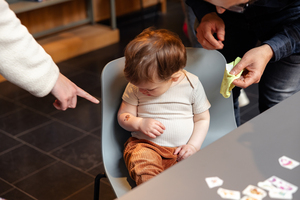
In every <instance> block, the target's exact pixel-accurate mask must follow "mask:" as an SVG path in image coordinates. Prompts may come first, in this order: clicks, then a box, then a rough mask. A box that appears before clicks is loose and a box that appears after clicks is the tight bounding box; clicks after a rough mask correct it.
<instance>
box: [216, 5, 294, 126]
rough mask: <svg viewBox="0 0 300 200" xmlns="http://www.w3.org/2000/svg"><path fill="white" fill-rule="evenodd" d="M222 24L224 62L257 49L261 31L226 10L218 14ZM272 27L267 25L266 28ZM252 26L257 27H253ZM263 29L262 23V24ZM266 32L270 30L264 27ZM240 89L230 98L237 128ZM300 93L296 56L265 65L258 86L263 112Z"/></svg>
mask: <svg viewBox="0 0 300 200" xmlns="http://www.w3.org/2000/svg"><path fill="white" fill-rule="evenodd" d="M219 16H220V17H221V18H222V19H223V20H224V23H225V41H224V42H223V43H224V48H223V49H222V50H220V52H221V53H222V54H223V55H224V57H225V58H226V61H227V63H229V62H231V61H233V60H234V59H235V58H236V57H238V56H239V57H243V55H244V54H245V53H246V52H247V51H248V50H250V49H251V48H254V47H255V46H257V44H258V43H259V41H260V40H261V38H259V37H260V36H261V35H262V36H264V37H265V35H264V34H263V31H262V32H260V30H257V29H255V30H253V26H252V24H251V23H248V22H247V20H246V19H245V18H244V16H243V15H241V14H238V13H232V12H229V11H226V12H225V13H224V14H221V15H219ZM273 25H274V24H272V23H270V24H269V26H273ZM255 26H256V27H258V26H259V25H257V24H255ZM264 26H266V24H264ZM266 28H267V29H269V28H270V27H266ZM239 90H240V88H236V87H235V88H234V91H233V99H234V107H235V114H236V121H237V125H239V124H240V120H239V117H240V116H239V108H238V96H239V94H240V91H239ZM298 91H300V54H293V55H291V56H289V57H286V58H283V59H281V60H279V61H277V62H269V63H268V65H267V67H266V69H265V71H264V74H263V76H262V78H261V80H260V83H259V109H260V112H263V111H265V110H267V109H268V108H270V107H272V106H274V105H275V104H277V103H279V102H280V101H282V100H284V99H286V98H288V97H289V96H291V95H293V94H294V93H296V92H298Z"/></svg>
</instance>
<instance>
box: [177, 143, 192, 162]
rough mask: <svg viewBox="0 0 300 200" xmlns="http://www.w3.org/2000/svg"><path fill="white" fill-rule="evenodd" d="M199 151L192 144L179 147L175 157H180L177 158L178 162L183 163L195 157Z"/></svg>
mask: <svg viewBox="0 0 300 200" xmlns="http://www.w3.org/2000/svg"><path fill="white" fill-rule="evenodd" d="M197 151H198V150H197V149H196V147H194V146H193V145H191V144H185V145H182V146H180V147H178V148H177V149H176V150H175V152H174V155H176V154H177V155H178V156H177V161H178V162H179V161H181V160H183V159H186V158H187V157H189V156H191V155H193V154H194V153H196V152H197Z"/></svg>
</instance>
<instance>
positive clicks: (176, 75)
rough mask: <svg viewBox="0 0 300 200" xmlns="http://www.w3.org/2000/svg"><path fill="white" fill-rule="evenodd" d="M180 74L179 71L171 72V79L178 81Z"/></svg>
mask: <svg viewBox="0 0 300 200" xmlns="http://www.w3.org/2000/svg"><path fill="white" fill-rule="evenodd" d="M180 76H181V73H180V72H175V73H174V74H172V76H171V79H172V81H173V82H176V81H178V79H179V78H180Z"/></svg>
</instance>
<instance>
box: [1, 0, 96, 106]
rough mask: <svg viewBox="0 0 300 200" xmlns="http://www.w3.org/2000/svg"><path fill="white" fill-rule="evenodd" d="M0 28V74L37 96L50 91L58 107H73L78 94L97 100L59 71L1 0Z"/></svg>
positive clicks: (92, 100)
mask: <svg viewBox="0 0 300 200" xmlns="http://www.w3.org/2000/svg"><path fill="white" fill-rule="evenodd" d="M0 30H1V31H0V74H1V75H2V76H3V77H4V78H6V79H7V80H8V81H10V82H11V83H13V84H15V85H17V86H19V87H21V88H23V89H25V90H27V91H28V92H30V93H31V94H33V95H34V96H37V97H43V96H46V95H47V94H49V93H50V92H51V93H52V94H53V95H54V96H55V97H56V98H57V100H56V101H55V102H54V103H53V105H54V107H55V108H56V109H58V110H66V109H67V108H75V107H76V104H77V96H80V97H83V98H85V99H87V100H89V101H91V102H93V103H99V101H98V100H97V99H96V98H95V97H93V96H91V95H90V94H88V93H87V92H85V91H84V90H82V89H81V88H79V87H78V86H76V85H75V84H74V83H73V82H71V81H70V80H69V79H68V78H66V77H65V76H64V75H62V74H61V73H60V72H59V69H58V67H57V66H56V64H55V63H54V62H53V60H52V58H51V56H50V55H48V54H47V53H46V52H45V51H44V49H43V48H42V47H41V46H40V45H39V44H38V43H37V42H36V40H35V39H34V38H33V36H32V35H31V34H30V33H29V32H28V30H27V28H26V27H25V26H23V25H22V24H21V22H20V20H19V19H18V18H17V16H16V15H15V13H14V12H13V11H12V10H10V8H9V6H8V4H7V2H6V1H4V0H0Z"/></svg>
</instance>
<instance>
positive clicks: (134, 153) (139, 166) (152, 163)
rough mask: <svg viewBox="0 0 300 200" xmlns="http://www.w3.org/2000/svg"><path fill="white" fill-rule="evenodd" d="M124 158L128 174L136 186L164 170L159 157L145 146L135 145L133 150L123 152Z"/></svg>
mask: <svg viewBox="0 0 300 200" xmlns="http://www.w3.org/2000/svg"><path fill="white" fill-rule="evenodd" d="M124 158H125V163H126V165H127V168H128V171H129V174H130V176H131V178H132V179H133V180H134V181H135V182H136V184H137V185H140V184H141V183H143V182H146V181H147V180H149V179H151V178H152V177H154V176H156V175H157V174H159V173H161V172H162V171H163V170H164V169H163V166H162V158H161V156H160V155H159V154H158V153H156V152H155V151H154V150H153V149H151V148H148V147H147V145H146V146H145V145H143V144H136V145H135V148H130V150H129V151H125V152H124Z"/></svg>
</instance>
